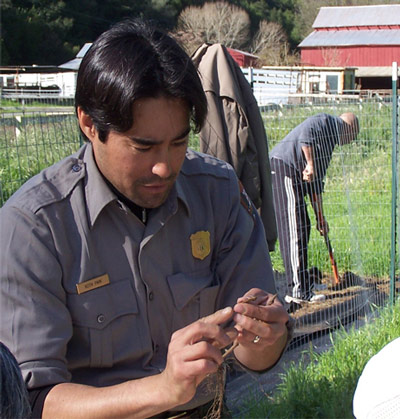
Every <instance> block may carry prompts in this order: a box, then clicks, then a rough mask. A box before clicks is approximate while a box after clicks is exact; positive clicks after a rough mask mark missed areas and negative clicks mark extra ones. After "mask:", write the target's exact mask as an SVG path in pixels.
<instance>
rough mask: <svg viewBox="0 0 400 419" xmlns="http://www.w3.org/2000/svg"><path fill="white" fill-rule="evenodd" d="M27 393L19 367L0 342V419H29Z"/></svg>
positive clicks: (29, 410) (29, 411)
mask: <svg viewBox="0 0 400 419" xmlns="http://www.w3.org/2000/svg"><path fill="white" fill-rule="evenodd" d="M30 415H31V409H30V405H29V399H28V392H27V390H26V387H25V383H24V381H23V379H22V375H21V371H20V369H19V365H18V363H17V360H16V359H15V357H14V355H13V354H12V353H11V352H10V350H9V349H8V348H7V346H6V345H4V344H3V343H2V342H0V418H2V419H14V418H25V419H26V418H29V417H30Z"/></svg>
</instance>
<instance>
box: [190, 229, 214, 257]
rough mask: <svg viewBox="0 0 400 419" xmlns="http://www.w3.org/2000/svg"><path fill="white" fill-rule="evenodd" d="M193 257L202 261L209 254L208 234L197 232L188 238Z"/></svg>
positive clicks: (207, 232)
mask: <svg viewBox="0 0 400 419" xmlns="http://www.w3.org/2000/svg"><path fill="white" fill-rule="evenodd" d="M190 241H191V243H192V255H193V257H195V258H197V259H200V260H203V259H205V258H206V257H207V256H208V255H209V254H210V247H211V246H210V232H209V231H198V232H197V233H194V234H192V235H191V236H190Z"/></svg>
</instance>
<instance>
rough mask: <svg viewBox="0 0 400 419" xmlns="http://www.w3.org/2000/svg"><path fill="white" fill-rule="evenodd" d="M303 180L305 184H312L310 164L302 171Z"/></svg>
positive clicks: (312, 172)
mask: <svg viewBox="0 0 400 419" xmlns="http://www.w3.org/2000/svg"><path fill="white" fill-rule="evenodd" d="M303 180H305V181H306V182H312V181H313V180H314V166H313V165H312V164H307V165H306V168H305V169H304V170H303Z"/></svg>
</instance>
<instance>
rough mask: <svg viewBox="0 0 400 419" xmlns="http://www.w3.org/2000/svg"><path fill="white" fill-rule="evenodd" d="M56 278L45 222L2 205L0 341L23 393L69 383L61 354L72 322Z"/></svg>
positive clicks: (56, 266) (58, 270) (57, 269)
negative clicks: (19, 376) (17, 369)
mask: <svg viewBox="0 0 400 419" xmlns="http://www.w3.org/2000/svg"><path fill="white" fill-rule="evenodd" d="M66 251H67V249H66ZM61 278H62V273H61V267H60V265H59V263H58V261H57V256H56V251H55V248H54V245H53V240H52V234H51V231H50V230H49V228H48V226H47V225H46V223H45V222H44V221H43V220H42V219H41V217H40V216H38V215H37V214H34V213H32V212H30V211H28V210H21V209H20V208H16V207H13V206H11V205H7V204H6V205H5V206H4V207H3V208H2V209H1V210H0V317H1V322H0V340H2V341H3V342H4V343H5V344H6V345H7V346H8V347H9V348H10V350H11V351H12V352H13V354H14V355H15V357H16V359H17V361H18V363H19V365H20V368H21V372H22V375H23V378H24V380H25V383H26V385H27V388H28V389H29V390H31V389H35V388H39V387H45V386H49V385H52V384H57V383H61V382H65V381H69V380H70V374H69V372H68V370H67V366H66V359H65V354H66V347H67V343H68V341H69V339H70V338H71V335H72V322H71V318H70V315H69V312H68V310H67V309H66V305H65V300H66V296H65V292H64V290H63V287H62V281H61Z"/></svg>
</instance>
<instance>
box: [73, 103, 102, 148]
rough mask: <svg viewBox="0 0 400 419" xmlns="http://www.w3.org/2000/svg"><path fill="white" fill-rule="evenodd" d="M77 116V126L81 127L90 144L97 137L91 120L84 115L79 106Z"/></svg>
mask: <svg viewBox="0 0 400 419" xmlns="http://www.w3.org/2000/svg"><path fill="white" fill-rule="evenodd" d="M77 114H78V121H79V126H80V127H81V130H82V132H83V133H84V134H85V135H86V137H87V138H88V139H89V140H90V141H91V142H93V140H94V139H95V138H96V137H97V130H96V127H95V126H94V123H93V120H92V118H91V117H90V116H89V115H88V114H87V113H85V112H84V111H83V109H82V108H81V107H80V106H78V109H77Z"/></svg>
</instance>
